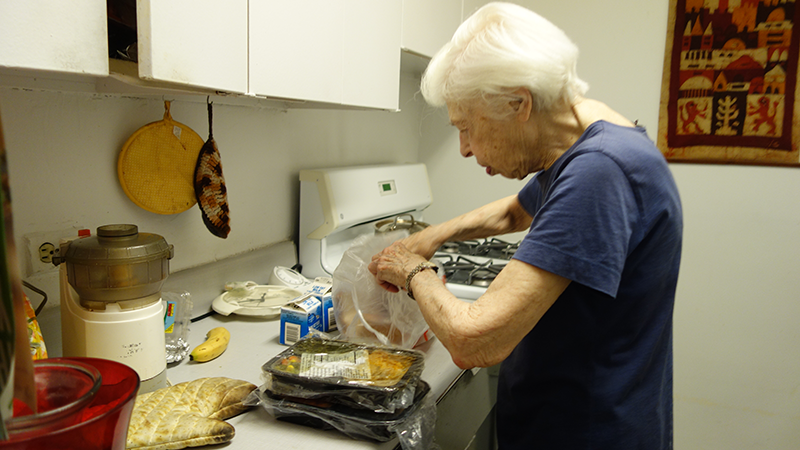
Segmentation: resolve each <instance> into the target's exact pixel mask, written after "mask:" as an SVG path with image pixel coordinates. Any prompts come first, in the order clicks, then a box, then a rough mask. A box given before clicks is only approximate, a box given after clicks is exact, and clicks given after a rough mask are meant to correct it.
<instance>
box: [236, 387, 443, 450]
mask: <svg viewBox="0 0 800 450" xmlns="http://www.w3.org/2000/svg"><path fill="white" fill-rule="evenodd" d="M419 388H420V389H418V392H419V395H418V399H417V401H415V402H414V404H412V405H411V406H410V407H409V408H407V409H405V410H403V411H401V412H399V413H396V414H382V413H370V412H365V411H362V410H349V409H347V408H344V407H341V406H337V405H333V406H330V405H319V404H314V403H313V402H304V401H303V400H302V399H294V398H283V397H281V396H279V395H275V394H274V393H272V392H270V391H269V390H267V389H265V387H264V386H261V387H259V388H258V389H256V390H254V391H253V392H251V393H250V395H249V396H248V398H247V399H246V400H245V404H246V405H251V406H254V405H261V406H262V407H263V408H264V409H266V410H267V412H269V413H270V414H271V415H272V416H273V417H275V418H277V419H280V420H284V421H287V422H292V423H297V424H301V425H305V426H310V427H313V428H319V429H323V430H327V429H336V430H339V431H340V432H342V433H344V434H346V435H347V436H350V437H352V438H353V439H364V440H372V441H377V442H385V441H388V440H391V439H392V438H394V437H397V438H398V440H399V441H400V446H401V447H402V448H403V450H431V449H438V448H439V446H438V445H436V444H434V431H435V426H436V402H435V399H434V398H433V396H432V395H431V394H430V388H429V387H428V385H427V384H426V383H425V382H424V381H420V385H419Z"/></svg>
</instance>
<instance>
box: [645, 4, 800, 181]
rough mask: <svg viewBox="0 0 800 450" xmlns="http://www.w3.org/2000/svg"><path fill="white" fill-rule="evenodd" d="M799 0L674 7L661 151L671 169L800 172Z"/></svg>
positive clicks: (666, 62) (661, 120)
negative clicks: (762, 167) (749, 167)
mask: <svg viewBox="0 0 800 450" xmlns="http://www.w3.org/2000/svg"><path fill="white" fill-rule="evenodd" d="M799 12H800V11H798V8H796V4H795V0H671V1H670V11H669V24H668V29H667V46H666V55H665V60H664V77H663V83H662V92H661V105H660V107H661V108H660V111H659V133H658V146H659V148H660V149H661V151H662V152H663V153H664V155H665V156H666V158H667V159H668V160H669V161H671V162H706V163H735V164H766V165H797V166H800V151H798V137H799V135H800V113H799V111H800V110H798V106H800V101H798V98H797V95H798V89H797V68H798V67H797V65H798V53H799V52H800V46H799V45H798V43H799V42H800V33H795V32H794V24H795V23H798V18H799V16H798V13H799Z"/></svg>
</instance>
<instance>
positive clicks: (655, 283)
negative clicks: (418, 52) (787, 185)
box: [369, 3, 682, 450]
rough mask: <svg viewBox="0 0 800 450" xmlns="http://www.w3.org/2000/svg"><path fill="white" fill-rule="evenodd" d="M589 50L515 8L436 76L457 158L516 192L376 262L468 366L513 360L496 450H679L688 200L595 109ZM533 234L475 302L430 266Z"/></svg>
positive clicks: (431, 82) (426, 82)
mask: <svg viewBox="0 0 800 450" xmlns="http://www.w3.org/2000/svg"><path fill="white" fill-rule="evenodd" d="M577 54H578V51H577V48H576V47H575V45H574V44H573V43H572V42H571V41H570V40H569V39H568V38H567V36H565V35H564V33H563V32H562V31H561V30H560V29H558V28H557V27H556V26H554V25H553V24H551V23H550V22H548V21H547V20H545V19H543V18H542V17H540V16H538V15H537V14H535V13H533V12H531V11H529V10H527V9H525V8H522V7H520V6H516V5H512V4H503V3H492V4H489V5H486V6H485V7H483V8H481V9H480V10H478V11H477V12H476V13H475V14H474V15H472V16H471V17H470V18H469V19H468V20H466V21H465V22H464V23H463V24H462V25H461V27H460V28H459V29H458V31H457V32H456V33H455V35H454V37H453V39H452V41H451V42H450V43H448V44H447V45H445V46H444V47H443V48H442V49H441V50H440V51H439V52H438V54H437V55H436V56H435V57H434V58H433V60H432V61H431V62H430V64H429V66H428V69H427V71H426V72H425V74H424V77H423V81H422V93H423V95H424V96H425V98H426V100H427V101H428V102H429V103H431V104H433V105H436V106H441V105H446V106H447V110H448V113H449V116H450V120H451V122H452V124H453V126H455V127H456V128H457V129H458V132H459V135H460V141H461V154H462V155H463V156H464V157H465V158H468V157H471V156H474V157H475V160H476V162H477V163H478V164H480V165H481V166H482V167H485V168H486V173H487V174H489V175H497V174H499V175H502V176H504V177H508V178H516V179H520V180H521V179H523V178H525V177H526V176H527V175H529V174H532V173H536V175H535V176H533V177H532V178H531V179H530V181H528V182H527V184H525V186H524V187H523V188H522V190H520V192H519V194H517V195H514V196H511V197H507V198H503V199H500V200H497V201H495V202H493V203H490V204H488V205H486V206H483V207H481V208H478V209H476V210H474V211H472V212H469V213H467V214H464V215H462V216H459V217H456V218H454V219H452V220H449V221H447V222H444V223H441V224H438V225H435V226H431V227H428V228H426V229H425V230H423V231H421V232H419V233H416V234H413V235H411V236H409V237H408V238H405V239H403V240H402V241H398V242H396V243H394V244H392V245H391V246H390V247H388V248H386V249H385V250H383V251H382V252H381V253H380V254H378V255H375V256H374V257H373V260H372V262H371V264H370V266H369V267H370V271H371V272H372V273H373V274H375V276H376V277H377V280H378V282H379V283H380V284H381V285H382V286H383V287H384V288H386V289H388V290H391V291H394V292H396V291H397V290H398V289H405V290H407V291H408V295H409V296H411V297H412V298H414V299H415V300H416V301H417V302H418V303H419V306H420V309H421V310H422V313H423V315H424V316H425V319H426V320H427V322H428V324H429V326H430V327H431V329H432V330H433V331H434V332H435V334H436V336H437V337H438V338H439V339H440V340H441V342H442V343H443V344H444V346H445V347H446V348H447V349H448V351H449V352H450V355H451V356H452V358H453V361H454V362H455V363H456V364H457V365H458V366H459V367H461V368H471V367H487V366H491V365H494V364H498V363H501V362H502V365H501V370H500V379H499V385H498V395H497V408H496V411H497V433H498V440H499V444H500V449H502V450H508V449H526V450H528V449H532V448H542V449H559V450H563V449H589V448H591V449H648V450H654V449H667V448H672V311H673V305H674V299H675V286H676V283H677V279H678V268H679V264H680V255H681V239H682V212H681V205H680V199H679V196H678V191H677V188H676V186H675V182H674V180H673V178H672V176H671V174H670V171H669V168H668V166H667V164H666V161H665V160H664V158H663V156H662V155H661V153H660V152H659V151H658V149H657V148H656V147H655V146H654V145H653V143H652V142H651V141H650V140H649V139H648V137H647V135H646V134H645V131H644V130H643V129H642V128H640V127H637V126H636V125H635V124H634V123H632V122H630V121H629V120H628V119H626V118H625V117H623V116H621V115H620V114H618V113H616V112H614V111H613V110H612V109H610V108H609V107H608V106H606V105H604V104H602V103H600V102H597V101H594V100H590V99H587V98H585V97H584V94H585V92H586V89H587V87H586V84H585V83H584V82H583V81H581V80H580V79H579V78H578V77H577V74H576V61H577ZM524 230H528V232H527V235H526V236H525V237H524V239H523V240H522V242H521V243H520V245H519V249H518V250H517V252H516V254H515V255H514V258H513V259H512V260H511V261H510V262H509V263H508V264H507V265H506V266H505V268H504V269H503V270H502V272H500V274H499V275H498V276H497V278H496V279H495V280H494V281H493V282H492V284H491V285H490V286H489V288H488V289H487V290H486V293H485V294H484V295H483V296H482V297H481V298H479V299H478V300H477V301H475V302H474V303H467V302H463V301H460V300H458V299H456V298H455V297H454V296H453V295H452V294H451V293H450V292H449V291H448V290H447V289H446V288H445V286H444V285H443V284H442V282H441V280H440V279H439V278H438V277H437V276H436V273H435V271H434V270H432V268H431V263H429V262H428V259H429V258H431V257H432V256H433V254H434V252H435V251H436V249H437V248H439V247H440V246H441V245H442V244H443V243H445V242H446V241H451V240H465V239H475V238H482V237H489V236H494V235H500V234H504V233H509V232H516V231H524Z"/></svg>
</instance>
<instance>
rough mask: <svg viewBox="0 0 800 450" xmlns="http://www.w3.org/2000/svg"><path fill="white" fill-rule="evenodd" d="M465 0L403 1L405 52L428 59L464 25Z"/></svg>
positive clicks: (403, 44)
mask: <svg viewBox="0 0 800 450" xmlns="http://www.w3.org/2000/svg"><path fill="white" fill-rule="evenodd" d="M461 3H462V0H435V1H432V0H403V33H402V44H401V45H402V47H403V50H405V51H408V52H411V53H415V54H417V55H421V56H425V57H428V58H431V57H433V55H435V54H436V52H438V51H439V49H440V48H442V46H443V45H444V44H446V43H447V42H449V41H450V39H451V38H452V37H453V33H455V31H456V29H457V28H458V26H459V25H460V24H461V8H462V4H461Z"/></svg>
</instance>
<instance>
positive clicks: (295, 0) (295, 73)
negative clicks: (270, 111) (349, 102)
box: [249, 0, 344, 104]
mask: <svg viewBox="0 0 800 450" xmlns="http://www.w3.org/2000/svg"><path fill="white" fill-rule="evenodd" d="M343 15H344V10H343V8H342V2H341V1H339V0H292V1H286V0H255V1H252V2H250V18H249V21H250V44H249V48H250V51H249V53H250V69H249V70H250V84H249V90H250V92H251V93H252V94H255V95H259V96H268V97H279V98H288V99H298V100H310V101H318V102H327V103H336V104H338V103H341V101H342V77H343V75H342V64H343V60H342V46H343V35H344V30H343V29H342V26H341V25H342V21H343Z"/></svg>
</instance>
